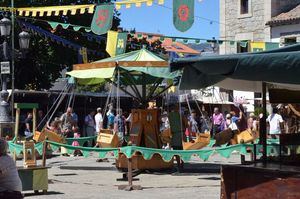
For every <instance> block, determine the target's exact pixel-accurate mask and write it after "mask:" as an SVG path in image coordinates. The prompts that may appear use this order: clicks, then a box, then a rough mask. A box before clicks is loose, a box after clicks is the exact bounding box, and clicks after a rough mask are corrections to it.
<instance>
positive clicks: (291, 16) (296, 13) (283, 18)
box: [267, 4, 300, 26]
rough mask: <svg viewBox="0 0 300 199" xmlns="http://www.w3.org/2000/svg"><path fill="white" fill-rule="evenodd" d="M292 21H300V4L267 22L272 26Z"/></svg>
mask: <svg viewBox="0 0 300 199" xmlns="http://www.w3.org/2000/svg"><path fill="white" fill-rule="evenodd" d="M291 23H300V4H299V5H298V6H296V7H295V8H293V9H292V10H290V11H288V12H283V13H281V14H279V15H277V16H275V17H272V19H271V21H269V22H268V23H267V25H270V26H278V25H286V24H291Z"/></svg>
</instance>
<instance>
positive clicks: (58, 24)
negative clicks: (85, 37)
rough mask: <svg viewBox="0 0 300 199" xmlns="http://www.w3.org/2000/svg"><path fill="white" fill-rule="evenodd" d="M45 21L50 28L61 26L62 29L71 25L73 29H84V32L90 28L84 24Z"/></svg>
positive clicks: (89, 30)
mask: <svg viewBox="0 0 300 199" xmlns="http://www.w3.org/2000/svg"><path fill="white" fill-rule="evenodd" d="M47 23H48V24H49V25H50V26H51V28H52V29H56V28H57V26H61V27H62V28H63V29H68V28H69V27H72V28H73V30H74V31H79V30H80V29H84V30H85V32H91V28H90V27H86V26H78V25H73V24H68V23H60V22H54V21H47Z"/></svg>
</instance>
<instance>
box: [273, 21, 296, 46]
mask: <svg viewBox="0 0 300 199" xmlns="http://www.w3.org/2000/svg"><path fill="white" fill-rule="evenodd" d="M297 32H298V33H297ZM282 33H284V34H288V35H299V36H300V24H292V25H284V26H275V27H272V30H271V38H272V42H279V41H280V37H281V34H282ZM295 33H296V34H295Z"/></svg>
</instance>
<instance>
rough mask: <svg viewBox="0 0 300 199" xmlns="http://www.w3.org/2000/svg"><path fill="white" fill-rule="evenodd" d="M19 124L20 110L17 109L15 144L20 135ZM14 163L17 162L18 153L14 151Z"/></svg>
mask: <svg viewBox="0 0 300 199" xmlns="http://www.w3.org/2000/svg"><path fill="white" fill-rule="evenodd" d="M19 123H20V109H19V108H17V109H16V122H15V143H17V141H18V134H19ZM14 161H17V153H16V151H14Z"/></svg>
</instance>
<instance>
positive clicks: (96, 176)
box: [18, 154, 240, 199]
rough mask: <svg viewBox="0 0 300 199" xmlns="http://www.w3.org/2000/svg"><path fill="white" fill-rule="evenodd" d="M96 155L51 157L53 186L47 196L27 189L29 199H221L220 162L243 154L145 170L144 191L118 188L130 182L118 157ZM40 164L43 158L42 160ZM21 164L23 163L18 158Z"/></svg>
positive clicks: (234, 160) (142, 177)
mask: <svg viewBox="0 0 300 199" xmlns="http://www.w3.org/2000/svg"><path fill="white" fill-rule="evenodd" d="M96 160H97V157H96V155H93V156H90V157H88V158H84V157H62V156H56V157H52V158H51V159H48V160H47V166H50V167H51V168H50V169H49V189H48V193H47V194H46V195H34V194H33V192H30V191H27V192H24V193H25V198H28V199H29V198H32V199H40V198H41V199H48V198H49V199H50V198H51V199H55V198H70V199H71V198H72V199H77V198H78V199H85V198H88V199H92V198H100V199H102V198H103V199H105V198H118V199H120V198H122V199H123V198H128V199H129V198H130V199H141V198H149V199H152V198H156V199H158V198H162V199H168V198H172V199H174V198H193V199H196V198H197V199H198V198H205V199H208V198H220V172H219V171H220V164H238V163H240V156H239V155H237V154H236V155H232V156H231V157H230V158H229V159H225V158H222V157H220V156H219V155H214V156H212V157H211V158H210V161H207V162H203V161H201V160H200V159H199V158H198V157H193V159H192V161H191V162H189V163H186V165H185V169H184V171H183V172H182V173H179V172H177V171H176V169H174V171H167V172H154V173H149V172H146V173H143V174H141V175H139V176H137V177H136V178H138V179H139V181H134V182H133V183H134V184H136V185H141V186H142V187H143V190H140V191H131V192H127V191H122V190H118V187H117V186H118V185H121V184H126V181H117V180H116V179H117V178H121V177H122V173H121V172H119V171H118V170H117V169H116V168H115V166H114V159H113V158H112V157H108V162H96ZM38 163H40V161H39V162H38ZM18 164H22V162H21V161H18Z"/></svg>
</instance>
